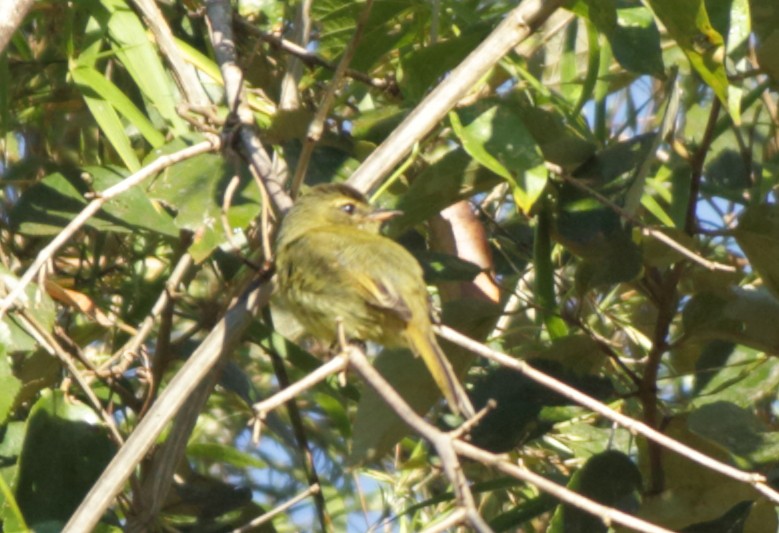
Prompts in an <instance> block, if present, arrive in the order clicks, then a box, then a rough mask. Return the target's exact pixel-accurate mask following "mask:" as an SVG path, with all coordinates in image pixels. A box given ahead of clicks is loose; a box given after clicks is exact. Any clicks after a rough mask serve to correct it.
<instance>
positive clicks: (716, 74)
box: [647, 0, 728, 106]
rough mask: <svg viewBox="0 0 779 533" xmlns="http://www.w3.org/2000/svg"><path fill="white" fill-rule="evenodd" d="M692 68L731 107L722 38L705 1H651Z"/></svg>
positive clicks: (650, 3) (653, 8)
mask: <svg viewBox="0 0 779 533" xmlns="http://www.w3.org/2000/svg"><path fill="white" fill-rule="evenodd" d="M647 3H648V4H649V6H650V7H651V8H652V11H654V12H655V15H657V18H659V19H660V20H661V21H662V23H663V25H664V26H665V27H666V28H667V29H668V32H669V33H670V34H671V36H672V37H673V38H674V40H675V41H676V43H677V44H678V45H679V47H680V48H681V49H682V51H684V53H685V55H686V56H687V59H688V60H689V61H690V64H691V65H692V67H693V68H694V69H695V71H696V72H697V73H698V74H699V75H700V76H701V78H703V81H705V82H706V83H707V84H708V85H709V86H710V87H711V88H712V89H713V90H714V93H715V94H716V95H717V98H719V99H720V101H721V102H722V103H723V104H724V105H726V106H727V105H728V77H727V73H726V72H725V63H724V60H725V47H724V41H723V39H722V35H720V34H719V33H718V32H717V31H716V30H715V29H714V28H713V27H712V25H711V22H710V21H709V15H708V13H707V11H706V4H705V3H704V1H703V0H685V1H684V2H679V1H678V0H647Z"/></svg>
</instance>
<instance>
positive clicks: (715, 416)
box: [687, 401, 779, 469]
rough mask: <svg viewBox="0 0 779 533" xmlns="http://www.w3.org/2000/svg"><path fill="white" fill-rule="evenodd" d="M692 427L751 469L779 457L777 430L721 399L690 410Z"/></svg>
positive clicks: (689, 420) (778, 435)
mask: <svg viewBox="0 0 779 533" xmlns="http://www.w3.org/2000/svg"><path fill="white" fill-rule="evenodd" d="M687 422H688V425H689V428H690V430H691V431H694V432H695V433H696V434H698V435H700V436H701V437H704V438H706V439H708V440H710V441H712V442H714V443H716V444H718V445H719V446H721V447H722V448H724V449H726V450H728V451H729V452H730V453H732V454H734V455H736V456H738V457H740V458H741V459H742V461H741V462H742V465H741V466H742V467H743V468H746V469H754V468H757V467H759V466H761V465H766V464H774V463H776V461H777V459H779V432H777V431H769V430H768V428H766V427H765V424H764V423H763V422H762V421H761V420H760V419H759V418H757V416H756V415H755V414H754V413H753V412H752V411H751V410H748V409H745V408H743V407H739V406H737V405H735V404H732V403H729V402H723V401H717V402H711V403H707V404H705V405H702V406H701V407H699V408H698V409H696V410H694V411H693V412H691V413H690V415H689V417H688V418H687Z"/></svg>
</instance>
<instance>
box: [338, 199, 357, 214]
mask: <svg viewBox="0 0 779 533" xmlns="http://www.w3.org/2000/svg"><path fill="white" fill-rule="evenodd" d="M356 210H357V206H356V205H354V204H353V203H351V202H350V203H348V204H344V205H342V206H341V211H343V212H344V213H346V214H347V215H353V214H354V212H355V211H356Z"/></svg>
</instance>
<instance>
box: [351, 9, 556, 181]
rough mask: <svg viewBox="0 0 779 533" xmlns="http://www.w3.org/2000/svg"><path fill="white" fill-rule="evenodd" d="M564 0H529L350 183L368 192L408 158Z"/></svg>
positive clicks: (364, 165) (402, 126)
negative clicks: (418, 143)
mask: <svg viewBox="0 0 779 533" xmlns="http://www.w3.org/2000/svg"><path fill="white" fill-rule="evenodd" d="M561 4H562V0H525V1H524V2H522V3H521V4H520V5H519V7H517V8H515V9H513V10H512V11H510V12H509V13H508V14H507V15H506V18H505V19H504V20H503V22H501V23H500V24H499V25H498V26H497V27H496V28H495V30H493V32H492V33H491V34H490V35H489V36H488V37H487V38H486V39H485V40H484V41H482V43H481V44H480V45H479V46H478V47H477V48H476V49H475V50H474V51H473V52H471V54H470V55H469V56H468V57H467V58H465V60H464V61H463V62H462V63H460V64H459V65H458V66H457V68H455V69H454V70H453V71H452V72H451V73H449V75H448V76H447V77H446V79H445V80H444V81H442V82H441V83H440V84H439V85H438V86H437V87H436V88H435V89H434V90H433V91H432V92H431V93H430V94H429V95H427V97H426V98H425V99H424V100H422V102H421V103H420V104H419V105H418V106H417V107H416V108H415V109H414V110H413V111H412V112H411V113H410V114H409V115H408V117H407V118H406V119H405V120H404V121H403V122H402V123H401V124H400V125H399V126H398V127H397V128H395V130H393V132H392V134H390V136H389V137H387V139H386V140H385V141H384V142H383V143H382V144H381V146H379V147H378V148H377V149H376V150H374V152H373V153H372V154H371V155H370V156H369V157H368V158H367V159H366V160H365V161H364V162H363V164H362V165H360V168H358V169H357V171H356V172H355V173H354V174H352V176H351V177H350V178H349V183H350V184H351V185H352V186H354V187H356V188H357V189H359V190H361V191H368V190H370V189H372V188H373V187H374V186H375V185H376V184H377V183H379V182H380V181H381V180H382V179H383V177H384V175H385V174H386V173H387V172H389V171H390V170H391V169H392V168H393V167H395V165H397V164H398V163H399V162H400V161H402V160H403V158H405V157H406V154H408V152H409V150H410V149H411V147H413V146H414V143H416V142H418V141H419V140H420V139H422V138H423V137H424V136H425V135H427V133H428V132H429V131H430V130H431V129H433V128H434V127H435V126H436V125H437V124H439V123H440V122H441V120H442V119H443V118H444V117H445V116H446V114H447V113H448V112H449V110H450V109H452V108H453V107H454V106H455V104H457V102H458V101H459V100H460V99H461V98H462V97H463V96H465V95H466V94H467V93H468V91H469V90H470V89H471V88H472V87H473V86H474V85H475V84H476V83H477V82H478V80H479V79H481V78H482V76H484V75H485V74H486V73H487V72H488V71H489V70H490V69H491V68H492V67H493V66H494V65H495V64H496V63H497V62H498V61H500V59H501V58H502V57H503V56H504V55H506V54H507V53H508V52H509V51H510V50H511V49H512V48H514V47H515V46H516V45H517V44H519V43H520V42H522V41H523V40H524V39H526V38H527V37H528V36H529V35H530V34H531V33H533V31H535V29H536V28H538V27H539V26H540V25H541V24H543V23H544V22H545V21H546V20H547V18H549V16H550V15H551V14H552V13H554V11H555V10H556V9H557V8H558V7H560V5H561Z"/></svg>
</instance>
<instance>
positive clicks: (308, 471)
mask: <svg viewBox="0 0 779 533" xmlns="http://www.w3.org/2000/svg"><path fill="white" fill-rule="evenodd" d="M268 355H269V356H270V358H271V362H272V364H273V371H274V373H275V374H276V379H277V380H278V382H279V386H281V387H288V386H289V375H287V369H286V368H285V367H284V360H283V359H282V358H281V356H280V355H279V354H278V353H276V352H275V351H273V350H271V351H270V352H269V354H268ZM285 405H286V406H287V413H288V414H289V421H290V422H291V423H292V432H293V433H294V435H295V441H296V444H297V446H298V449H299V451H300V455H301V457H302V459H303V467H304V470H305V475H306V481H307V482H308V484H309V485H310V486H314V485H317V486H318V485H319V473H318V472H317V468H316V463H315V462H314V454H313V453H312V452H311V446H310V445H309V443H308V435H307V434H306V428H305V427H304V425H303V417H302V416H301V415H300V408H299V407H298V402H297V401H296V398H292V399H290V400H289V401H288V402H286V404H285ZM314 504H315V507H316V512H317V515H318V516H317V518H318V519H319V526H320V528H321V530H322V531H323V532H324V531H330V530H331V529H332V528H333V523H332V520H331V518H330V515H329V514H328V513H327V504H326V502H325V497H324V495H323V494H322V493H321V492H316V493H315V494H314Z"/></svg>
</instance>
